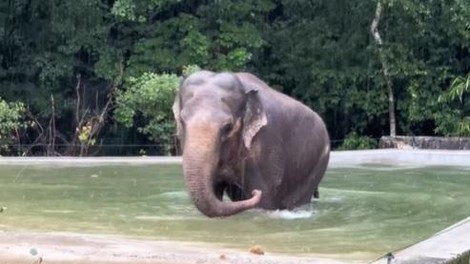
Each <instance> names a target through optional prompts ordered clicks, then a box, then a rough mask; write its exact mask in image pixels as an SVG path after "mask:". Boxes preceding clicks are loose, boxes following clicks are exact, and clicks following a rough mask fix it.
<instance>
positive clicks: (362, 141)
mask: <svg viewBox="0 0 470 264" xmlns="http://www.w3.org/2000/svg"><path fill="white" fill-rule="evenodd" d="M375 148H377V141H376V140H374V139H373V138H370V137H367V136H360V135H358V134H356V133H355V132H352V133H349V134H348V135H347V137H346V139H345V140H344V142H343V144H342V145H341V146H340V147H339V148H338V150H358V149H375Z"/></svg>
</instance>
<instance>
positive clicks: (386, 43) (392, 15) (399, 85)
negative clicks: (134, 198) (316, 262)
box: [0, 0, 470, 156]
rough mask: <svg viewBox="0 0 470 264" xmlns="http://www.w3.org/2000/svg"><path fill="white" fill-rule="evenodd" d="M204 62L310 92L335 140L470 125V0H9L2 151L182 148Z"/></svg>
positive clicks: (2, 8)
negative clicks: (190, 96) (190, 89)
mask: <svg viewBox="0 0 470 264" xmlns="http://www.w3.org/2000/svg"><path fill="white" fill-rule="evenodd" d="M199 68H203V69H209V70H215V71H221V70H229V71H249V72H252V73H254V74H256V75H258V76H259V77H261V78H262V79H264V80H265V81H266V82H268V83H269V84H270V85H271V86H272V87H274V88H275V89H278V90H280V91H282V92H283V93H286V94H288V95H290V96H292V97H294V98H297V99H298V100H300V101H302V102H304V103H305V104H307V105H308V106H310V107H311V108H312V109H314V110H315V111H317V112H318V113H320V115H321V116H322V117H323V118H324V120H325V121H326V123H327V126H328V129H329V132H330V135H331V138H332V144H333V146H334V147H335V148H342V149H348V148H362V147H363V148H370V147H374V146H375V144H376V140H377V138H379V137H381V136H383V135H390V134H392V135H394V134H398V135H430V136H434V135H438V136H469V135H470V100H469V98H470V97H469V94H470V91H469V90H470V88H469V86H470V84H469V83H470V75H469V73H470V1H468V0H426V1H422V0H316V1H314V0H101V1H100V0H76V1H66V0H46V1H43V0H3V1H0V154H1V155H54V156H55V155H77V156H78V155H80V156H84V155H144V154H148V155H150V154H151V155H156V154H158V155H167V154H174V153H175V147H174V146H175V138H174V124H173V117H172V113H171V104H172V102H173V98H174V94H175V91H176V89H177V86H178V83H179V79H180V78H181V76H184V75H185V74H187V73H189V72H192V71H194V70H197V69H199Z"/></svg>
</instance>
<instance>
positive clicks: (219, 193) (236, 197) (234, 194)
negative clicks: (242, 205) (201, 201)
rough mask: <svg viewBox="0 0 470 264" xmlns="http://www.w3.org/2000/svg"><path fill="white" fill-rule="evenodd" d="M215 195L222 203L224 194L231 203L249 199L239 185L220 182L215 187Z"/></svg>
mask: <svg viewBox="0 0 470 264" xmlns="http://www.w3.org/2000/svg"><path fill="white" fill-rule="evenodd" d="M214 193H215V195H216V197H217V198H218V199H219V200H220V201H223V198H224V194H225V195H226V196H227V197H228V198H229V199H230V200H231V201H242V200H245V199H247V198H248V197H247V195H246V194H245V192H244V191H243V190H242V189H241V188H240V187H239V186H238V185H236V184H234V183H230V182H225V181H222V182H218V183H216V184H215V185H214Z"/></svg>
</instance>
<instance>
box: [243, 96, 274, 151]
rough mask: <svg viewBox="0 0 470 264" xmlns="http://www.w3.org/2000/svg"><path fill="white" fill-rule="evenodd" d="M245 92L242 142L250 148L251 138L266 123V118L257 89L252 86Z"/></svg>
mask: <svg viewBox="0 0 470 264" xmlns="http://www.w3.org/2000/svg"><path fill="white" fill-rule="evenodd" d="M246 94H247V96H248V99H247V102H246V109H245V116H244V117H243V124H244V125H243V143H244V144H245V147H246V148H247V149H250V147H251V143H252V141H253V138H254V137H255V136H256V134H257V133H258V132H259V131H260V129H261V128H262V127H263V126H265V125H266V124H267V123H268V119H267V118H266V113H265V112H264V110H263V105H262V104H261V100H260V99H259V96H258V90H257V89H256V88H252V89H249V90H248V91H247V92H246Z"/></svg>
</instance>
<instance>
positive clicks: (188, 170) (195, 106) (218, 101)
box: [173, 71, 267, 217]
mask: <svg viewBox="0 0 470 264" xmlns="http://www.w3.org/2000/svg"><path fill="white" fill-rule="evenodd" d="M173 113H174V116H175V120H176V123H177V135H178V137H179V139H180V143H181V146H182V149H183V173H184V181H185V184H186V188H187V190H188V191H189V193H190V196H191V198H192V200H193V202H194V204H195V205H196V207H197V208H198V209H199V211H201V212H202V213H203V214H205V215H207V216H209V217H217V216H219V217H221V216H229V215H233V214H236V213H239V212H241V211H244V210H247V209H250V208H253V207H255V206H256V205H257V204H258V203H259V201H260V199H261V195H262V194H261V191H259V190H253V191H252V193H251V196H252V197H251V198H247V199H245V200H239V201H222V194H223V190H220V189H218V188H219V186H218V185H217V177H218V176H219V173H220V168H221V166H222V167H223V165H221V164H222V163H225V162H229V161H231V162H234V160H237V159H241V158H242V157H241V156H243V155H244V154H243V153H246V151H247V149H249V148H250V147H251V143H252V140H253V138H254V137H255V135H256V134H257V133H258V131H259V130H260V129H261V128H262V127H263V126H264V125H265V124H266V122H267V121H266V120H267V119H266V115H265V113H264V111H263V108H262V105H261V102H260V100H259V96H258V90H257V88H256V87H247V86H246V85H244V84H243V83H242V82H241V81H240V80H239V78H238V77H237V76H236V75H235V74H232V73H213V72H209V71H200V72H196V73H193V74H192V75H190V76H188V77H187V78H186V79H185V80H183V81H182V83H181V86H180V90H179V93H178V95H177V96H176V99H175V103H174V105H173ZM247 197H248V196H247Z"/></svg>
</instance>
